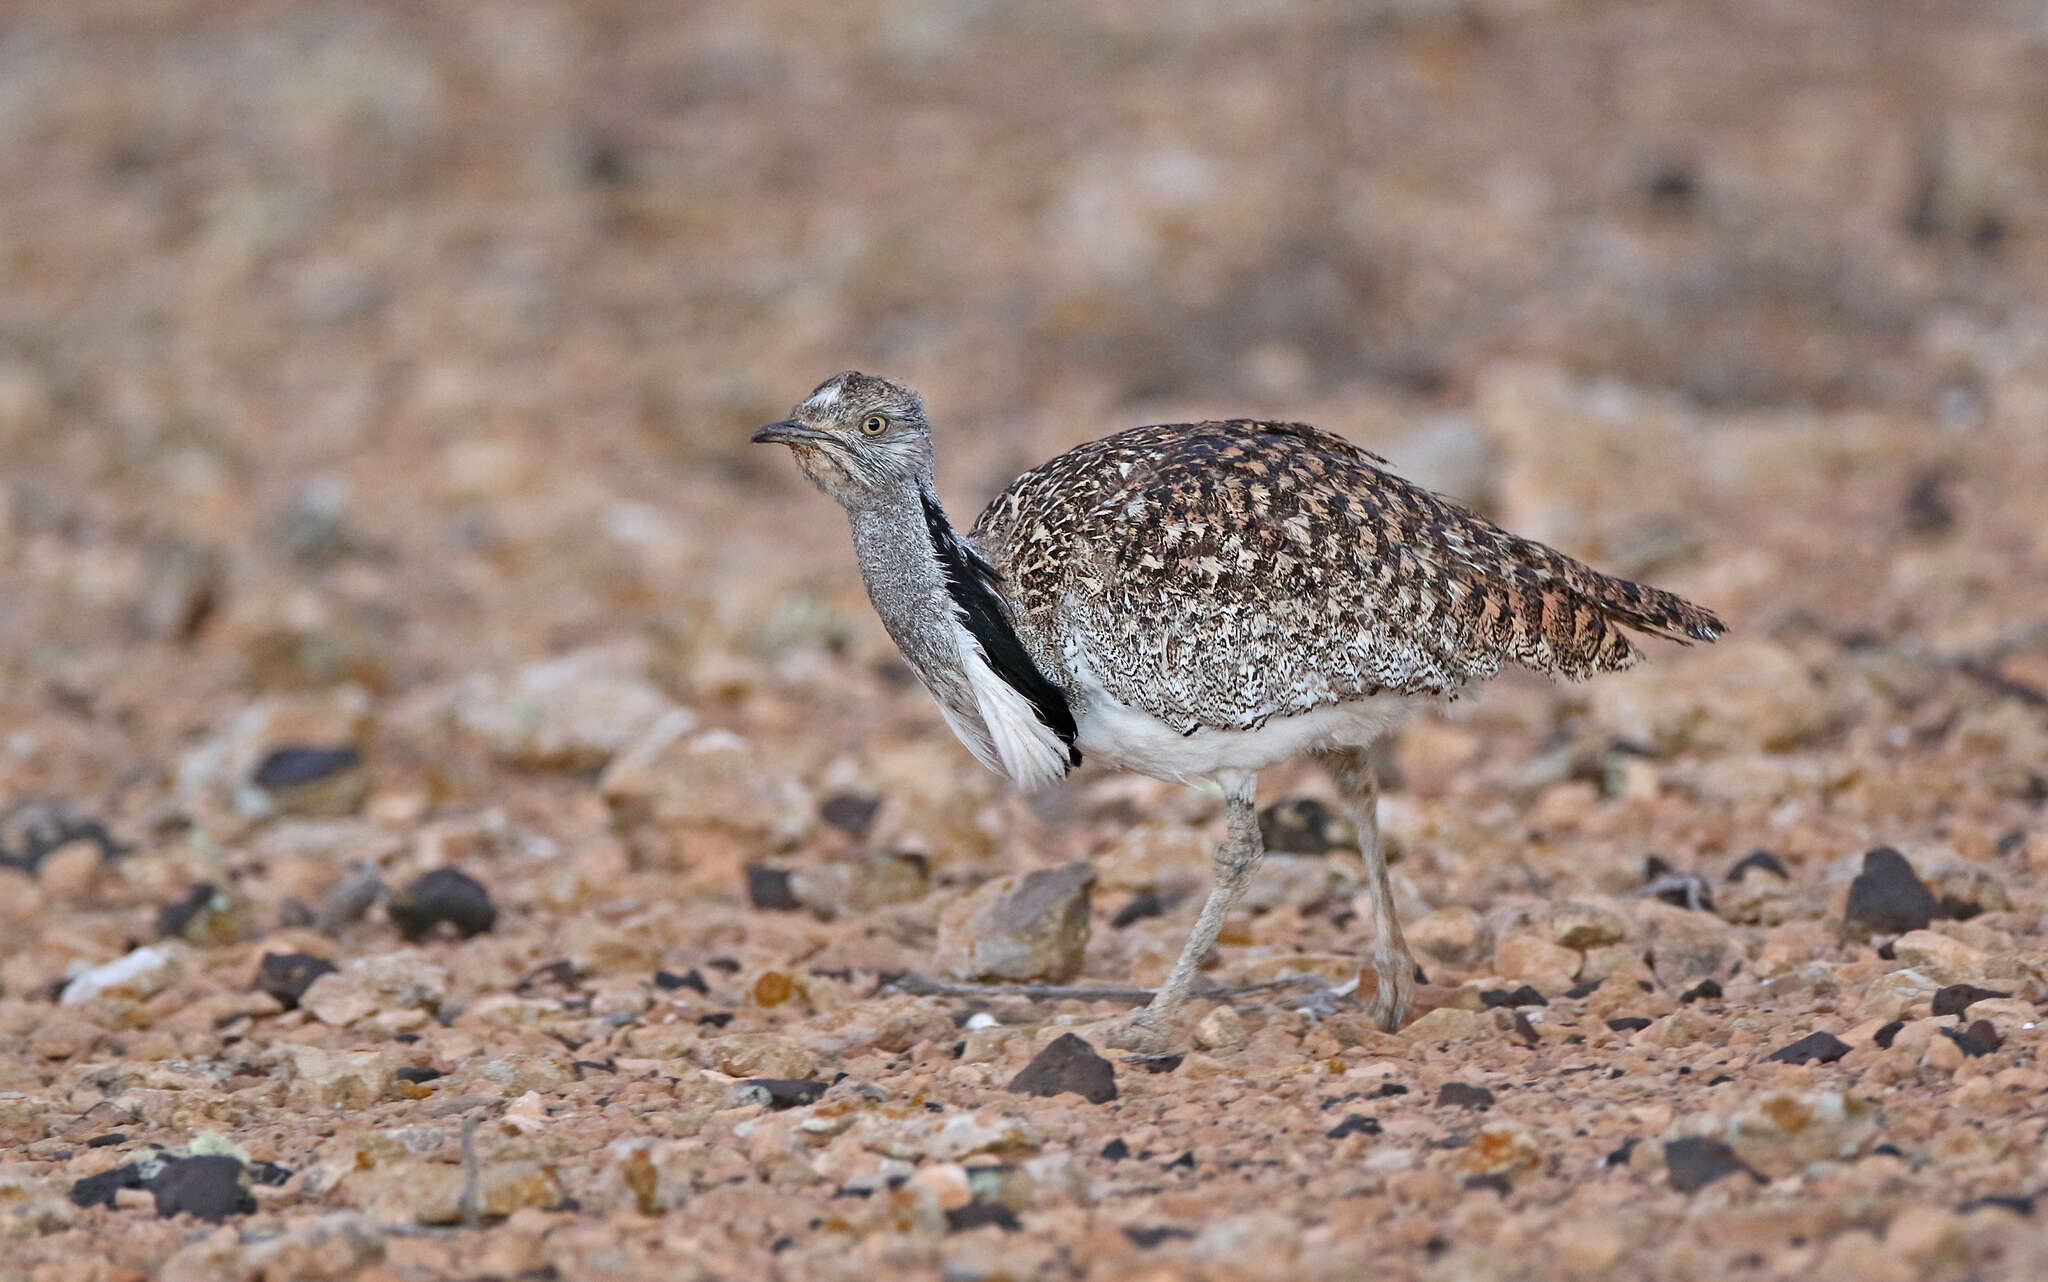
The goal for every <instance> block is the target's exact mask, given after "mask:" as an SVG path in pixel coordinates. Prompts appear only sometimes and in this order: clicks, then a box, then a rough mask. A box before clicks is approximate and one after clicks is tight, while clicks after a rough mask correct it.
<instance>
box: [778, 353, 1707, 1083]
mask: <svg viewBox="0 0 2048 1282" xmlns="http://www.w3.org/2000/svg"><path fill="white" fill-rule="evenodd" d="M753 439H754V440H755V441H757V442H765V443H772V444H778V445H787V446H789V447H790V449H791V450H792V451H793V452H794V453H795V455H796V458H797V462H798V464H799V465H800V466H801V467H802V468H803V471H804V474H805V475H806V476H808V477H809V478H810V479H811V481H812V482H813V483H814V484H815V485H817V487H818V488H819V489H821V490H823V491H824V492H825V493H827V494H829V495H831V496H832V497H833V498H834V499H837V500H838V501H839V505H840V506H841V507H843V508H845V509H846V515H847V519H848V521H849V522H850V523H851V525H852V528H853V546H854V551H855V554H856V555H857V557H858V559H859V561H860V571H861V577H862V579H863V580H865V581H866V584H867V589H868V596H869V598H870V599H871V600H872V601H873V602H874V605H875V611H876V613H878V614H880V615H881V618H882V623H883V625H884V626H885V627H886V628H887V629H888V631H889V635H890V636H891V637H892V638H893V639H894V640H895V642H896V645H897V647H898V648H899V649H900V650H901V651H902V652H903V657H904V658H905V659H906V660H908V661H909V664H910V666H911V668H912V669H914V670H915V671H916V673H917V675H918V678H919V679H920V680H921V681H922V682H923V683H924V686H925V688H926V689H927V690H929V691H930V692H931V694H932V696H933V697H934V698H935V699H937V701H938V704H939V711H940V712H941V713H942V714H944V716H945V719H946V722H947V724H948V725H950V726H951V727H952V729H953V732H954V733H955V734H956V735H958V736H959V738H960V741H961V742H962V743H963V744H965V745H966V746H967V749H968V751H970V752H972V753H973V754H974V755H975V756H976V757H977V758H979V759H980V761H981V762H982V764H983V765H985V766H987V767H989V768H990V769H991V770H995V771H997V772H999V773H1001V774H1004V775H1007V776H1008V777H1009V778H1010V779H1012V780H1013V781H1015V782H1016V783H1017V784H1018V785H1020V786H1021V787H1024V788H1036V787H1039V786H1041V785H1044V784H1047V783H1050V782H1052V781H1053V780H1056V779H1059V778H1061V777H1062V776H1064V775H1065V774H1066V773H1067V772H1068V771H1070V770H1072V769H1073V768H1074V767H1075V766H1077V765H1079V764H1080V763H1081V760H1082V759H1083V757H1084V756H1088V757H1093V758H1095V759H1096V760H1097V761H1100V762H1103V763H1106V764H1108V765H1111V766H1116V767H1121V768H1123V769H1126V770H1135V771H1137V772H1139V773H1141V774H1146V775H1151V776H1152V777H1154V778H1157V779H1169V780H1179V781H1183V782H1189V783H1198V784H1200V783H1207V784H1213V785H1214V786H1215V787H1216V788H1218V789H1220V791H1221V792H1222V795H1223V799H1224V805H1225V811H1226V816H1227V830H1228V831H1227V835H1226V836H1225V837H1224V839H1223V844H1222V846H1221V847H1220V848H1219V849H1218V850H1217V852H1216V856H1215V877H1214V882H1213V884H1212V886H1211V888H1210V891H1209V895H1208V898H1207V900H1206V901H1205V902H1204V903H1203V905H1202V911H1201V915H1200V917H1199V918H1198V919H1197V921H1196V923H1195V927H1194V930H1193V931H1192V932H1191V934H1190V935H1189V937H1188V941H1187V944H1186V946H1185V948H1183V949H1182V951H1181V954H1180V957H1179V959H1178V960H1177V961H1176V962H1175V964H1174V967H1173V970H1172V972H1171V973H1170V974H1169V975H1168V976H1167V979H1166V982H1165V983H1164V984H1163V985H1162V986H1161V987H1160V988H1159V990H1158V992H1157V993H1156V994H1155V996H1154V997H1153V1000H1152V1002H1151V1004H1150V1005H1148V1006H1146V1007H1145V1008H1144V1009H1142V1010H1140V1011H1138V1012H1136V1014H1135V1015H1134V1016H1133V1018H1132V1020H1131V1022H1130V1023H1129V1025H1128V1026H1127V1027H1126V1028H1125V1029H1124V1030H1122V1035H1121V1036H1120V1038H1119V1040H1120V1041H1122V1043H1123V1044H1125V1045H1127V1046H1130V1047H1133V1048H1135V1049H1139V1050H1149V1051H1154V1052H1156V1051H1159V1050H1162V1049H1163V1048H1164V1047H1165V1045H1166V1044H1167V1042H1168V1040H1169V1033H1170V1029H1171V1019H1172V1016H1173V1015H1174V1013H1175V1011H1176V1010H1177V1008H1178V1007H1179V1006H1180V1005H1181V1003H1182V1002H1184V1001H1185V1000H1186V998H1187V995H1188V991H1189V988H1190V987H1191V985H1192V984H1193V982H1194V978H1195V971H1196V968H1197V967H1198V966H1199V965H1200V963H1201V961H1202V958H1203V956H1204V955H1205V954H1207V953H1208V951H1209V949H1210V947H1211V946H1212V945H1213V944H1214V943H1215V942H1216V935H1217V931H1218V930H1219V929H1220V928H1221V926H1222V925H1223V921H1224V918H1225V917H1226V916H1227V915H1228V914H1229V912H1230V909H1231V907H1232V905H1233V904H1234V903H1235V902H1236V901H1237V898H1238V895H1239V894H1240V892H1242V891H1243V889H1244V887H1245V883H1246V882H1247V880H1248V879H1249V878H1250V876H1251V874H1252V871H1253V869H1254V868H1255V867H1256V866H1257V864H1258V862H1259V858H1260V856H1261V854H1262V853H1263V850H1262V847H1261V845H1260V838H1259V825H1258V821H1257V816H1256V813H1255V811H1254V796H1255V786H1256V781H1257V777H1258V772H1259V771H1260V770H1261V769H1263V768H1265V767H1267V766H1270V765H1273V764H1275V763H1276V762H1279V761H1282V760H1285V759H1286V758H1289V757H1293V756H1296V755H1298V754H1302V753H1308V754H1311V755H1314V756H1315V757H1317V758H1319V759H1320V760H1321V761H1322V762H1323V764H1324V765H1325V766H1326V767H1327V768H1328V769H1329V771H1330V773H1331V774H1332V776H1333V778H1334V781H1335V783H1336V786H1337V788H1338V790H1339V792H1340V793H1341V794H1342V795H1343V797H1344V799H1345V801H1346V803H1347V804H1348V805H1349V806H1350V807H1351V808H1352V809H1353V810H1354V811H1355V814H1356V818H1357V824H1358V833H1359V847H1360V853H1361V854H1362V855H1363V856H1364V859H1365V864H1366V868H1367V870H1368V874H1369V878H1368V885H1369V888H1370V902H1371V906H1372V908H1371V915H1372V925H1373V940H1372V946H1371V947H1372V951H1371V971H1372V975H1373V977H1374V980H1375V986H1374V989H1373V992H1372V995H1371V998H1370V1003H1369V1007H1368V1009H1369V1011H1370V1013H1371V1014H1372V1016H1373V1017H1374V1018H1375V1019H1376V1020H1378V1022H1379V1023H1380V1024H1381V1025H1382V1026H1383V1027H1386V1028H1388V1029H1392V1028H1395V1027H1398V1026H1399V1024H1400V1022H1401V1020H1402V1018H1403V1017H1404V1016H1405V1015H1406V1013H1407V1009H1408V1006H1409V1003H1410V1001H1411V999H1412V998H1413V995H1414V986H1415V962H1414V959H1413V957H1412V956H1411V955H1410V954H1409V951H1408V947H1407V944H1406V943H1405V942H1404V941H1403V940H1402V937H1401V924H1400V922H1399V920H1398V919H1397V917H1396V914H1395V911H1394V903H1393V896H1392V893H1391V891H1390V890H1389V887H1388V884H1387V868H1386V862H1385V860H1384V859H1383V858H1382V857H1381V853H1380V849H1379V831H1378V820H1377V802H1378V797H1377V794H1376V791H1375V783H1374V776H1373V771H1372V769H1371V767H1370V766H1369V765H1368V764H1367V761H1366V749H1367V748H1368V747H1369V746H1370V745H1371V744H1372V743H1373V741H1374V740H1376V739H1378V738H1379V737H1380V736H1381V735H1382V734H1384V733H1386V731H1387V730H1388V729H1390V728H1391V727H1392V726H1394V725H1395V724H1396V723H1397V722H1398V721H1399V720H1400V719H1401V718H1402V716H1403V715H1405V714H1406V713H1407V712H1408V711H1410V710H1411V709H1412V708H1414V707H1415V706H1416V705H1417V704H1418V703H1421V702H1424V701H1427V700H1430V699H1446V698H1452V697H1455V696H1456V695H1457V694H1458V692H1459V691H1460V690H1462V689H1463V688H1464V687H1465V686H1466V685H1468V684H1470V683H1472V682H1475V681H1480V680H1484V679H1485V678H1488V677H1491V676H1493V675H1494V674H1495V673H1497V672H1498V671H1499V670H1500V667H1501V665H1502V664H1503V663H1518V664H1521V665H1523V666H1524V667H1528V668H1533V669H1535V670H1536V671H1538V672H1543V673H1548V674H1550V675H1553V676H1560V677H1572V678H1577V677H1584V676H1588V675H1590V674H1592V673H1594V672H1600V671H1608V670H1612V669H1616V668H1622V667H1626V666H1628V665H1629V664H1630V663H1632V662H1634V661H1635V660H1636V659H1637V658H1638V657H1640V652H1639V651H1638V650H1637V649H1636V647H1635V645H1634V644H1633V643H1632V642H1631V641H1630V639H1629V636H1628V633H1627V631H1626V630H1627V629H1631V628H1633V629H1635V630H1637V631H1640V632H1644V633H1647V634H1650V635H1654V636H1662V637H1669V638H1673V639H1680V640H1682V639H1684V638H1693V639H1696V640H1701V641H1711V640H1713V639H1714V638H1715V637H1716V636H1717V635H1718V634H1719V633H1720V631H1721V627H1722V624H1721V621H1720V620H1719V619H1718V618H1716V617H1715V616H1714V614H1713V613H1712V612H1711V611H1708V610H1705V609H1702V608H1701V607H1699V606H1697V605H1694V604H1692V603H1691V602H1689V601H1685V600H1682V599H1680V598H1679V597H1677V596H1674V595H1672V594H1671V593H1669V592H1665V591H1661V590H1659V589H1657V588H1652V587H1645V586H1643V585H1641V584H1636V583H1630V582H1628V581H1626V580H1623V579H1617V578H1613V577H1610V576H1608V575H1605V574H1601V573H1600V572H1598V571H1597V570H1594V569H1592V568H1591V567H1589V566H1587V565H1585V564H1583V563H1581V562H1579V561H1575V560H1573V559H1572V558H1570V557H1568V556H1566V555H1564V554H1563V553H1561V552H1557V551H1555V550H1553V549H1551V548H1549V547H1546V546H1544V545H1543V544H1541V543H1536V542H1533V541H1531V540H1529V539H1523V538H1518V537H1516V536H1515V535H1513V534H1510V533H1508V532H1507V531H1505V530H1502V529H1500V528H1499V527H1498V526H1495V525H1493V524H1492V523H1491V522H1489V521H1487V520H1485V519H1484V518H1482V517H1480V516H1478V515H1477V514H1475V513H1473V512H1470V511H1468V510H1466V509H1465V508H1463V507H1460V506H1458V505H1457V504H1456V503H1453V502H1450V501H1449V500H1447V499H1444V498H1440V497H1438V496H1437V495H1435V494H1432V493H1430V492H1428V491H1426V490H1423V489H1421V488H1419V487H1417V486H1415V485H1411V484H1410V483H1408V482H1407V481H1404V480H1402V479H1401V478H1400V477H1398V476H1395V475H1394V474H1393V473H1392V472H1389V471H1387V470H1386V469H1385V468H1384V467H1383V466H1382V464H1384V463H1385V460H1384V459H1381V458H1380V457H1379V456H1377V455H1375V454H1371V453H1368V452H1367V451H1365V450H1363V449H1360V448H1359V447H1358V446H1356V445H1353V444H1351V443H1350V442H1349V441H1346V440H1344V439H1343V438H1342V437H1339V436H1335V435H1332V434H1331V433H1329V432H1324V431H1321V430H1318V429H1317V428H1313V427H1309V426H1307V425H1305V424H1301V423H1269V422H1263V421H1257V420H1247V419H1232V420H1229V421H1226V422H1204V423H1175V424H1163V425H1159V426H1154V427H1137V428H1132V429H1130V430H1128V431H1124V432H1119V433H1117V434H1116V435H1114V436H1109V437H1105V438H1104V439H1102V440H1099V441H1093V442H1090V443H1089V444H1086V445H1082V446H1079V447H1077V448H1075V449H1072V450H1069V451H1068V452H1067V453H1065V454H1062V455H1060V456H1059V457H1058V458H1055V459H1053V460H1052V461H1050V462H1048V463H1046V464H1044V465H1042V466H1040V467H1037V468H1034V469H1032V470H1031V471H1029V472H1026V473H1025V474H1024V475H1023V476H1021V477H1019V478H1017V480H1016V482H1015V483H1013V484H1012V485H1011V486H1010V488H1009V489H1007V490H1005V491H1004V492H1003V493H1002V494H1001V495H1000V496H999V497H998V498H997V499H996V500H995V501H994V502H993V503H991V504H990V505H989V507H988V510H987V511H985V512H983V513H982V514H981V519H980V520H979V521H977V522H975V525H974V529H973V530H972V531H970V532H969V533H967V534H964V535H963V534H961V533H959V532H958V531H956V530H955V529H954V528H953V527H952V525H951V524H949V523H948V522H947V520H946V514H945V511H944V509H943V508H941V507H940V505H939V498H938V493H937V491H936V489H935V488H934V487H933V481H932V439H931V429H930V427H929V425H928V424H927V423H926V421H925V416H924V407H923V405H922V403H921V402H920V401H919V399H918V397H917V394H916V393H915V392H913V391H911V390H910V389H909V388H907V387H903V386H901V385H900V384H897V383H892V382H889V381H888V380H886V379H881V378H874V377H871V376H869V375H866V374H861V373H857V372H855V371H851V370H849V371H847V372H845V373H841V374H836V375H834V376H833V377H831V378H829V379H827V380H825V381H824V382H823V383H821V384H819V386H818V388H817V390H816V391H814V392H812V393H811V395H810V396H809V397H808V398H806V399H805V400H804V401H802V402H801V403H799V404H798V405H797V406H796V407H795V409H794V410H793V411H792V412H791V415H790V417H789V418H787V419H784V420H783V421H781V422H779V423H771V424H769V425H768V426H766V427H764V428H762V429H760V430H759V431H758V432H756V433H754V437H753Z"/></svg>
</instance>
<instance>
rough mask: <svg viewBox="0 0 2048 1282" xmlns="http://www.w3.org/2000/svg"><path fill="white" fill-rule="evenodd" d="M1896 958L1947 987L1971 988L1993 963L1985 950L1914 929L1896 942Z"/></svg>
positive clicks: (1894, 948) (1936, 933)
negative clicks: (1986, 967) (1988, 965)
mask: <svg viewBox="0 0 2048 1282" xmlns="http://www.w3.org/2000/svg"><path fill="white" fill-rule="evenodd" d="M1892 957H1893V959H1894V960H1895V961H1897V962H1898V963H1899V964H1900V965H1902V966H1907V967H1910V968H1911V969H1913V970H1916V971H1919V972H1920V973H1921V974H1923V975H1926V976H1927V977H1928V978H1930V979H1932V980H1933V981H1934V982H1935V983H1937V984H1941V985H1943V986H1944V987H1955V986H1958V985H1964V986H1967V985H1968V984H1969V983H1970V981H1972V980H1975V979H1981V978H1982V977H1983V976H1984V972H1985V966H1986V963H1987V962H1988V961H1989V958H1988V957H1987V956H1986V954H1985V952H1984V950H1983V949H1981V948H1972V947H1971V946H1970V945H1968V944H1966V943H1964V942H1963V941H1962V940H1960V939H1952V938H1950V937H1949V936H1947V935H1944V934H1942V933H1941V932H1939V931H1933V930H1912V931H1908V932H1907V933H1905V934H1903V935H1901V936H1899V937H1898V938H1897V939H1895V940H1893V941H1892ZM1939 995H1940V994H1939V993H1937V994H1936V996H1939ZM1936 1013H1937V1014H1939V1013H1941V1012H1936Z"/></svg>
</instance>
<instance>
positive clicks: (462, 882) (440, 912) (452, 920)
mask: <svg viewBox="0 0 2048 1282" xmlns="http://www.w3.org/2000/svg"><path fill="white" fill-rule="evenodd" d="M384 910H385V911H386V912H388V913H389V914H391V921H392V924H393V925H395V926H397V927H398V933H399V934H400V935H402V936H404V937H405V939H406V941H407V942H408V943H412V942H416V941H418V940H421V939H424V938H426V937H427V935H428V934H430V933H431V932H432V931H433V929H434V927H436V926H438V925H440V924H441V923H442V922H446V923H448V924H449V925H450V926H452V927H454V929H455V933H456V934H457V935H459V936H461V937H462V938H464V939H468V938H470V937H472V936H474V935H480V934H482V933H484V932H485V931H487V930H489V929H491V927H492V926H494V925H496V924H497V920H498V909H497V906H496V905H495V904H493V903H492V902H491V892H490V891H488V890H486V889H484V884H483V883H482V882H480V881H478V880H477V879H476V878H474V877H472V876H470V875H469V874H468V873H466V872H463V871H461V870H460V869H457V868H435V869H432V870H431V871H428V872H426V873H423V874H421V875H420V876H419V877H417V878H415V879H414V880H413V881H412V882H411V883H410V884H408V885H407V886H406V887H405V888H404V889H403V890H399V891H396V892H394V893H393V894H392V895H391V897H390V899H389V900H388V901H387V902H386V903H385V906H384Z"/></svg>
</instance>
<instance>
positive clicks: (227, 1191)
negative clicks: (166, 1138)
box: [147, 1154, 256, 1223]
mask: <svg viewBox="0 0 2048 1282" xmlns="http://www.w3.org/2000/svg"><path fill="white" fill-rule="evenodd" d="M247 1175H248V1172H247V1168H246V1167H244V1166H243V1165H242V1163H241V1162H239V1161H237V1160H236V1159H234V1158H232V1157H225V1156H219V1155H214V1154H203V1155H200V1156H196V1157H174V1158H171V1159H170V1160H169V1161H166V1162H165V1163H164V1164H163V1169H161V1170H160V1171H158V1172H157V1174H156V1176H155V1178H153V1179H151V1180H150V1181H149V1183H148V1185H147V1187H148V1189H149V1191H150V1193H151V1194H152V1195H153V1196H154V1197H155V1198H156V1213H157V1214H158V1215H161V1216H163V1217H164V1218H165V1219H169V1218H170V1217H172V1216H174V1215H194V1216H197V1217H198V1218H200V1219H202V1220H211V1221H213V1222H215V1223H219V1222H220V1221H221V1220H224V1219H226V1218H227V1217H228V1216H230V1215H247V1214H249V1213H250V1212H252V1211H254V1210H255V1209H256V1199H255V1198H254V1197H252V1196H251V1195H250V1193H249V1187H248V1179H247Z"/></svg>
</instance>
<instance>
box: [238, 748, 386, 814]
mask: <svg viewBox="0 0 2048 1282" xmlns="http://www.w3.org/2000/svg"><path fill="white" fill-rule="evenodd" d="M249 782H250V783H251V784H252V785H253V786H254V787H255V788H256V789H257V790H258V791H260V792H262V793H263V795H264V796H265V797H266V798H267V799H268V801H269V803H270V806H271V808H272V809H274V810H275V811H276V812H277V813H279V814H286V815H303V816H328V817H336V816H341V815H350V814H354V813H355V812H356V810H357V809H358V808H359V807H361V805H362V804H363V798H364V796H366V795H367V794H368V792H369V788H370V779H369V772H368V771H366V770H364V769H363V754H362V753H361V752H359V751H357V750H356V749H355V748H354V747H351V746H349V745H346V744H342V745H336V746H331V747H305V746H302V745H298V744H287V745H284V746H282V747H277V748H273V749H271V750H270V751H269V752H268V753H267V754H265V755H264V757H263V759H262V760H261V761H260V762H258V763H257V765H256V769H255V771H254V772H253V773H252V774H251V775H250V777H249Z"/></svg>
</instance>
